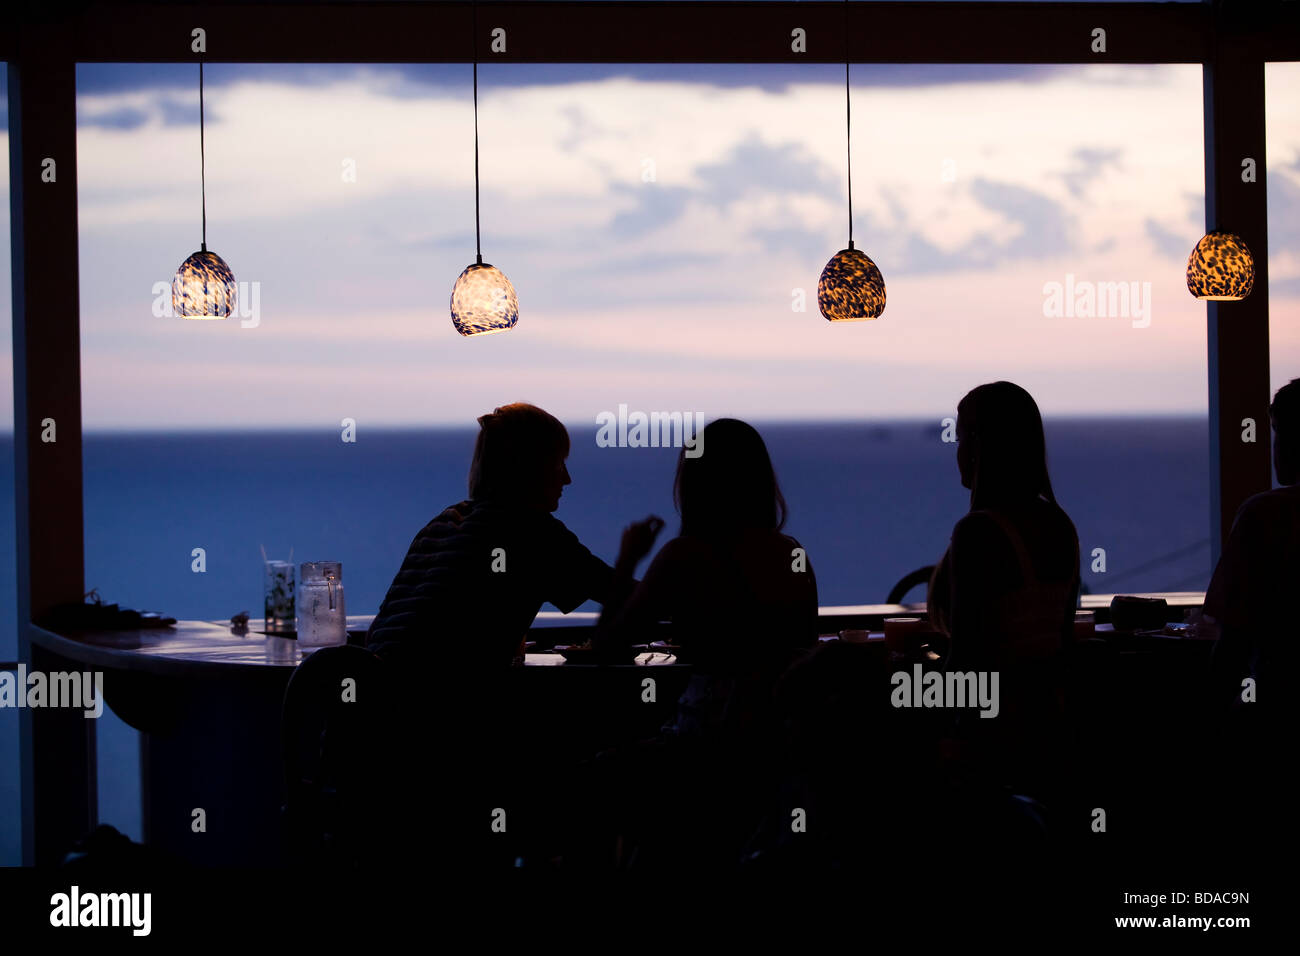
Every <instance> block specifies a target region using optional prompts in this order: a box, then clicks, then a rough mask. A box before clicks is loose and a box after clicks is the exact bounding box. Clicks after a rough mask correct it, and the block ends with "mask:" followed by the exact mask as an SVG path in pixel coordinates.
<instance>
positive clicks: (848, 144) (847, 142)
mask: <svg viewBox="0 0 1300 956" xmlns="http://www.w3.org/2000/svg"><path fill="white" fill-rule="evenodd" d="M852 120H853V114H852V102H851V98H850V96H849V0H844V158H845V163H844V165H845V168H846V169H847V171H848V179H849V248H850V249H852V248H853V134H852V129H853V123H852Z"/></svg>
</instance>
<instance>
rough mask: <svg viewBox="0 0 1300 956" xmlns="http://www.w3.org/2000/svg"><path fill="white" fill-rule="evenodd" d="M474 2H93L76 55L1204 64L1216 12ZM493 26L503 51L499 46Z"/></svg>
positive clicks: (1273, 7)
mask: <svg viewBox="0 0 1300 956" xmlns="http://www.w3.org/2000/svg"><path fill="white" fill-rule="evenodd" d="M1262 6H1263V8H1264V9H1265V11H1266V12H1265V13H1264V14H1260V15H1258V16H1256V17H1255V18H1254V21H1253V22H1254V28H1255V29H1256V30H1257V32H1258V34H1259V37H1260V41H1261V42H1264V41H1265V40H1267V42H1269V43H1272V44H1273V45H1274V46H1275V47H1277V48H1278V49H1279V50H1287V49H1289V50H1290V51H1291V52H1292V53H1293V54H1295V55H1296V57H1297V58H1300V35H1291V36H1289V37H1288V36H1286V35H1285V34H1284V33H1280V32H1279V31H1277V30H1276V29H1275V28H1274V24H1275V22H1276V21H1278V20H1280V19H1283V20H1284V19H1285V18H1286V17H1288V16H1290V15H1291V14H1293V13H1294V10H1293V9H1290V8H1294V7H1295V4H1289V5H1278V4H1274V3H1265V4H1263V5H1262ZM473 15H474V14H473V8H472V6H471V4H470V3H468V2H464V0H461V2H427V3H422V2H409V3H407V2H399V3H387V2H377V3H356V2H345V3H329V2H323V3H321V2H318V3H284V2H281V3H268V4H244V3H220V2H217V3H208V4H204V5H202V6H198V5H170V4H169V5H162V4H113V5H101V4H92V5H90V6H89V7H88V8H87V9H86V10H85V11H84V12H83V13H82V14H81V15H80V16H77V17H73V18H71V19H69V21H68V29H69V30H70V32H71V34H72V36H71V40H72V47H73V50H74V51H75V57H76V59H77V60H78V61H122V62H170V61H175V62H189V61H193V60H194V59H195V57H196V54H195V53H193V52H192V51H191V48H190V47H191V39H190V38H191V30H192V29H194V28H195V27H201V28H203V29H204V30H205V31H206V40H207V52H206V54H205V55H206V57H207V59H208V60H210V61H213V62H292V63H331V62H334V63H379V62H393V63H408V62H409V63H421V62H426V63H428V62H468V61H469V60H471V59H472V58H473V57H474V56H475V55H476V54H477V56H478V57H479V59H480V60H498V61H502V62H515V63H665V62H694V63H807V62H816V63H834V62H842V61H843V60H844V58H845V55H846V52H847V55H848V57H849V58H850V59H851V60H853V61H854V62H858V63H1099V62H1117V63H1201V62H1204V61H1205V58H1206V55H1207V52H1208V50H1209V48H1210V40H1211V30H1212V22H1213V17H1212V11H1211V10H1210V9H1209V8H1208V7H1207V6H1205V5H1203V4H1200V3H1050V2H1049V3H1035V2H1015V0H1010V2H988V3H951V2H921V3H905V2H874V0H873V2H856V3H848V4H847V5H846V4H845V3H841V2H836V0H825V2H807V3H765V2H753V3H745V2H719V3H703V2H702V3H692V2H663V3H653V2H630V3H590V2H585V3H584V2H558V0H556V2H550V0H536V2H530V3H517V2H516V3H493V2H488V0H483V2H481V3H479V4H478V25H479V30H478V35H477V37H476V38H475V37H472V34H473V32H474V31H473V27H472V22H473V20H472V18H473ZM496 28H501V29H503V30H505V49H504V50H496V51H494V50H492V49H491V44H492V37H491V32H492V31H493V30H494V29H496ZM796 29H801V30H803V31H804V32H805V36H806V50H805V52H798V51H796V50H795V48H794V41H793V37H792V34H793V32H794V31H795V30H796ZM1096 29H1102V30H1105V32H1106V41H1105V51H1104V52H1100V51H1095V50H1094V45H1095V44H1094V37H1093V31H1094V30H1096ZM474 40H476V41H477V49H475V47H474V46H472V45H471V43H472V42H474ZM846 40H847V42H846ZM846 47H847V50H846Z"/></svg>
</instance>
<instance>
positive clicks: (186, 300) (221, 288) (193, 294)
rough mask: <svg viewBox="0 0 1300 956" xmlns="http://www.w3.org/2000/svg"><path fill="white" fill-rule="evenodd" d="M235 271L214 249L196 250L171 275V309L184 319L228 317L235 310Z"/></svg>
mask: <svg viewBox="0 0 1300 956" xmlns="http://www.w3.org/2000/svg"><path fill="white" fill-rule="evenodd" d="M235 290H236V285H235V274H234V273H233V272H231V271H230V266H228V265H226V262H225V260H224V259H222V258H221V256H219V255H217V254H216V253H215V252H208V251H207V250H200V251H199V252H196V253H193V254H192V255H191V256H190V257H189V258H188V259H186V260H185V261H184V262H182V263H181V267H180V268H179V269H177V270H176V275H175V277H174V278H173V279H172V313H173V314H175V315H179V316H181V317H182V318H186V319H228V318H230V316H231V314H232V313H234V311H235Z"/></svg>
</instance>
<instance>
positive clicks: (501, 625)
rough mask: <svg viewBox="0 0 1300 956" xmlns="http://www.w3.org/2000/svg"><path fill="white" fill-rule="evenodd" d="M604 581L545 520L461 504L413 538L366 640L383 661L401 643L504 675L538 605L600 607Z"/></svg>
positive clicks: (607, 581) (606, 571)
mask: <svg viewBox="0 0 1300 956" xmlns="http://www.w3.org/2000/svg"><path fill="white" fill-rule="evenodd" d="M613 575H614V572H613V569H612V568H610V566H609V565H607V564H606V563H605V562H604V561H602V560H600V558H598V557H596V556H595V555H593V554H592V553H591V552H590V551H589V550H587V548H585V547H584V546H583V545H582V543H581V542H580V541H578V538H577V536H576V535H574V534H573V532H572V531H570V530H569V529H568V528H566V527H565V526H564V524H563V523H562V522H561V521H560V520H559V519H558V518H556V517H554V516H553V515H551V514H547V513H546V512H542V511H535V510H525V509H520V508H513V507H510V506H508V505H505V504H500V503H497V502H491V501H478V500H469V501H462V502H460V503H459V504H456V505H452V506H451V507H450V508H448V509H446V510H445V511H443V512H442V514H440V515H438V516H437V517H436V518H434V519H433V520H432V521H430V522H429V523H428V524H427V525H425V526H424V527H423V528H422V529H421V530H420V533H419V534H417V535H416V536H415V540H414V541H412V542H411V547H410V549H409V550H408V551H407V554H406V558H405V560H403V561H402V566H401V569H400V570H399V571H398V572H397V576H396V577H395V578H394V579H393V583H392V585H391V586H390V587H389V589H388V594H387V596H385V598H384V602H383V604H382V605H380V608H379V613H378V614H377V615H376V616H375V620H374V622H373V623H372V624H371V625H370V632H369V636H368V638H367V640H368V643H369V645H370V647H371V648H372V649H373V650H375V651H376V652H378V653H380V654H381V655H385V656H388V654H389V652H392V651H393V650H394V649H395V645H400V647H399V648H396V649H397V650H399V651H400V653H401V654H402V655H404V654H407V653H409V652H410V651H412V650H416V651H417V652H419V651H436V653H437V654H438V655H439V656H440V657H447V658H452V659H459V660H462V661H465V662H467V663H473V664H476V665H482V666H486V667H488V668H493V669H494V668H497V667H509V665H510V663H511V661H512V659H513V658H514V655H515V653H516V651H517V649H518V647H519V645H520V642H521V641H522V640H523V638H524V636H525V635H526V634H527V632H528V628H529V626H530V625H531V624H532V622H533V618H534V617H536V616H537V612H538V611H539V610H540V609H541V606H542V604H543V602H550V603H551V604H553V605H555V607H557V608H559V609H560V610H561V611H563V612H565V613H568V612H569V611H572V610H573V609H574V608H576V607H577V606H578V605H580V604H582V603H583V602H584V601H586V600H595V601H600V602H602V603H603V602H604V601H605V599H606V597H607V595H608V593H609V590H610V587H611V585H612V582H613Z"/></svg>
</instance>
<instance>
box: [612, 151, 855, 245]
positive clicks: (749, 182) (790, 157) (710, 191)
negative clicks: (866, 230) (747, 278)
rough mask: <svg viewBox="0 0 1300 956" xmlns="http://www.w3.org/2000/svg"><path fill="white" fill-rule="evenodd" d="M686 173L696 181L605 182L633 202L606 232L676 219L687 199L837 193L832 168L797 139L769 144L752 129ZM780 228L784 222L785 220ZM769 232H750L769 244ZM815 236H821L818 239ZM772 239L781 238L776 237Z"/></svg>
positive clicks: (714, 201)
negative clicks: (716, 159)
mask: <svg viewBox="0 0 1300 956" xmlns="http://www.w3.org/2000/svg"><path fill="white" fill-rule="evenodd" d="M691 176H692V178H694V179H696V180H698V181H699V183H700V185H698V186H667V185H663V184H661V183H657V182H649V183H645V182H643V183H640V184H638V185H628V184H627V183H619V182H614V183H611V184H610V195H611V196H614V197H620V196H621V197H629V196H630V197H632V198H633V199H634V200H635V203H634V205H633V207H632V208H631V209H626V210H623V211H622V212H619V213H618V214H617V215H615V216H614V219H613V221H612V222H611V223H610V226H609V229H610V232H611V233H612V234H613V236H614V237H615V238H630V237H635V236H641V235H645V234H646V233H649V232H653V231H654V230H656V229H660V228H663V227H665V226H668V225H670V224H672V223H673V222H676V221H677V220H678V219H679V218H681V216H682V215H683V214H684V213H685V212H686V209H687V207H688V205H689V204H691V203H692V202H694V203H698V204H700V205H701V206H708V207H712V208H715V209H724V208H726V207H728V206H731V205H732V204H734V203H736V202H738V201H740V200H741V199H744V198H746V197H751V196H761V197H764V198H771V197H781V196H789V195H796V194H798V195H814V196H821V197H823V198H826V199H832V200H836V201H838V200H839V198H840V190H839V183H838V181H837V178H836V176H835V174H834V173H832V172H831V170H830V169H829V168H828V167H827V166H826V165H825V164H824V163H821V162H820V161H818V160H817V159H815V158H814V157H812V156H809V155H807V153H806V152H805V151H804V149H803V147H802V146H801V145H800V144H797V143H779V144H776V145H771V144H768V143H765V142H764V141H763V140H762V139H761V138H760V137H759V135H758V134H757V133H756V132H753V131H750V132H749V133H748V134H747V135H746V136H745V138H744V139H743V140H742V141H741V142H739V143H737V144H736V145H734V146H733V147H732V148H731V150H730V151H729V152H728V154H727V156H726V157H725V158H724V159H723V160H721V161H720V162H716V163H704V164H702V165H699V166H696V167H695V168H694V170H692V173H691ZM796 219H797V217H796V216H795V215H794V214H790V215H789V217H784V216H783V217H782V221H784V222H786V223H787V224H793V223H794V222H795V220H796ZM785 228H787V229H788V228H790V225H787V226H786V227H785ZM794 229H796V230H797V229H798V226H797V225H795V226H794ZM773 232H774V230H767V229H765V228H760V229H759V230H758V231H757V233H756V235H758V236H759V237H760V239H762V240H763V241H764V244H765V247H767V248H773V246H772V243H773V242H776V241H777V237H776V236H774V235H773ZM820 241H821V242H822V243H823V244H824V242H825V240H824V239H822V240H820ZM796 243H798V238H797V237H796ZM777 245H782V244H781V243H779V242H778V243H777Z"/></svg>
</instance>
